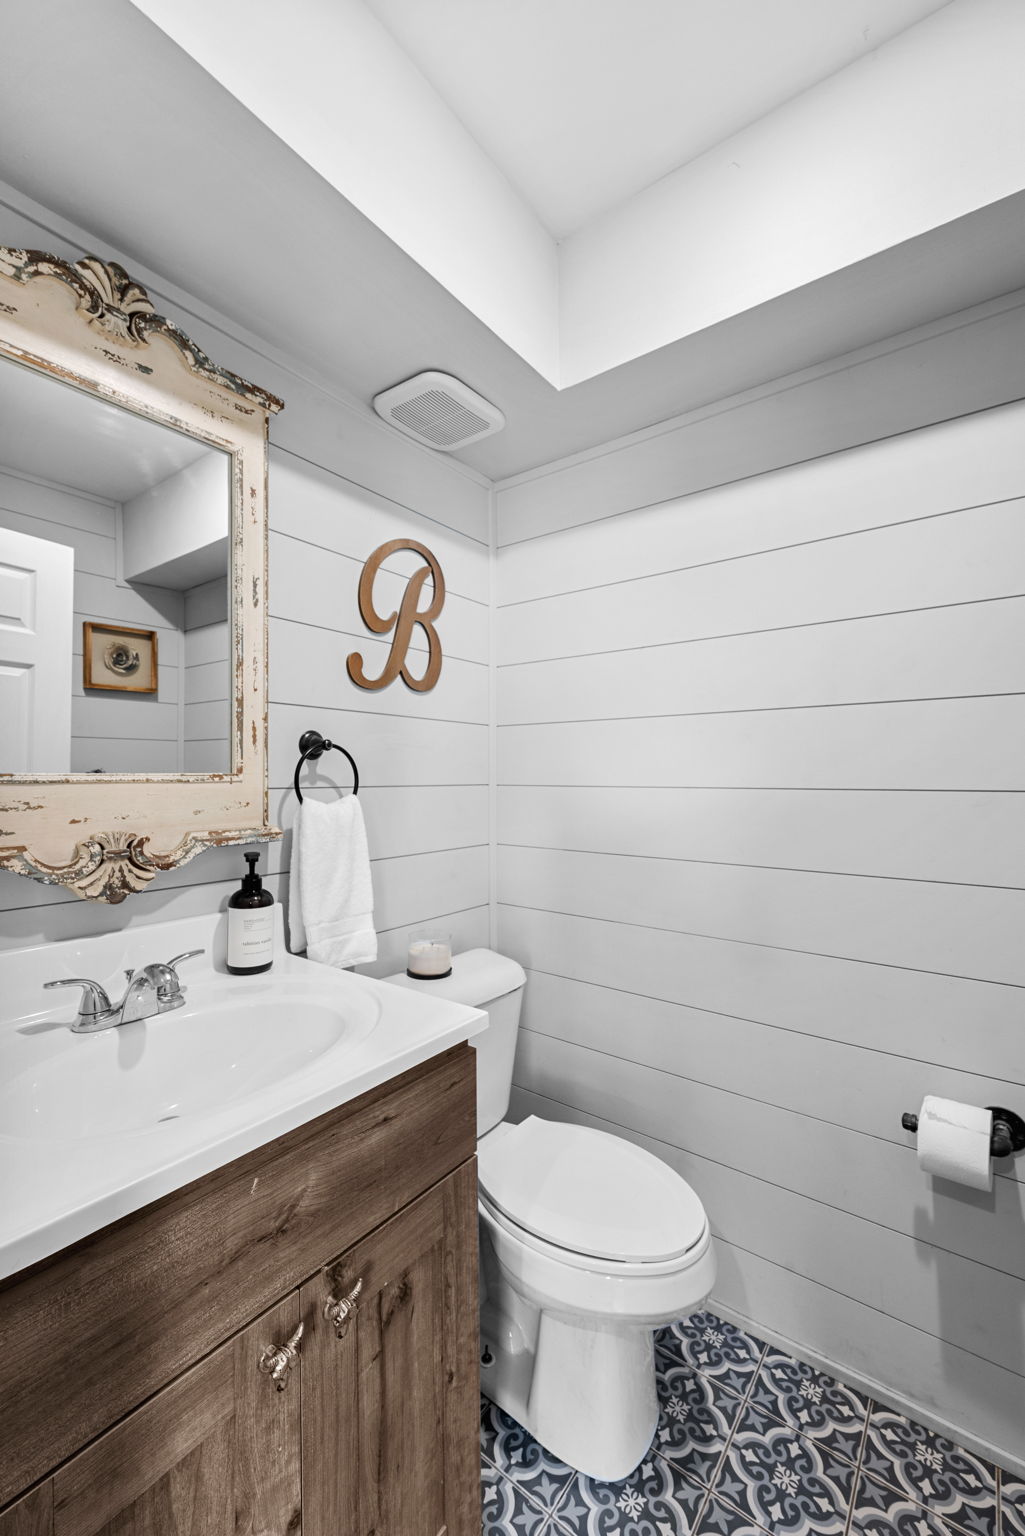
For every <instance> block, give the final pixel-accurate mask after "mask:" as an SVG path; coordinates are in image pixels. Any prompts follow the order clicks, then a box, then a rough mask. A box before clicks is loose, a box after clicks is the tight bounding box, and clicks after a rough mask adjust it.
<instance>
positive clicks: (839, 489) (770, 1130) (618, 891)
mask: <svg viewBox="0 0 1025 1536" xmlns="http://www.w3.org/2000/svg"><path fill="white" fill-rule="evenodd" d="M1017 315H1018V317H1019V321H1018V322H1016V323H1018V329H1019V332H1020V330H1021V326H1020V315H1021V311H1018V312H1017ZM980 341H981V337H980V336H977V337H976V338H975V339H974V341H973V340H968V341H965V340H964V338H962V339H957V338H956V337H955V338H952V339H951V340H950V341H949V343H948V363H949V364H950V366H951V367H953V366H954V365H955V363H957V364H959V365H961V366H965V365H966V363H972V362H973V360H974V365H975V366H977V367H978V368H979V369H980V374H981V370H982V369H984V366H985V346H984V345H980V344H979V343H980ZM973 349H974V350H973ZM1022 384H1023V385H1025V378H1023V379H1022ZM816 388H817V386H816V384H814V383H809V384H807V385H805V386H803V399H799V400H798V401H797V402H796V403H795V404H794V405H793V411H794V414H795V415H799V414H801V413H802V412H803V413H806V416H807V419H809V420H814V419H815V411H816ZM799 393H801V392H799ZM767 419H768V418H767V416H766V414H765V412H764V411H763V413H762V416H761V417H759V414H758V408H753V410H752V412H750V413H748V417H745V415H744V413H743V412H739V413H737V416H735V418H734V428H735V432H736V435H737V448H736V451H735V454H734V455H733V459H734V462H735V463H739V464H741V465H743V466H744V472H745V474H746V469H747V466H748V464H749V463H750V462H751V455H752V439H756V438H757V435H758V433H759V431H760V430H761V427H760V425H759V423H760V421H761V423H762V425H764V422H765V420H767ZM703 430H704V424H698V426H697V427H695V428H693V429H690V428H681V429H679V430H676V431H672V430H670V431H666V432H663V433H661V434H659V435H654V436H652V437H650V438H649V439H648V440H647V441H646V442H644V443H641V444H639V445H633V446H631V447H629V448H627V447H624V448H623V449H621V450H619V451H613V452H610V453H608V454H606V455H604V456H603V457H602V458H601V459H600V461H597V463H596V461H595V460H594V459H589V460H587V461H584V462H582V463H581V464H579V465H578V466H573V465H570V466H563V467H559V468H558V469H557V470H555V471H554V473H553V475H552V476H546V475H544V474H541V475H539V476H537V477H533V478H531V477H525V478H524V479H522V480H521V481H519V482H518V483H517V484H516V485H515V486H512V487H510V489H509V490H508V491H500V493H499V496H498V506H499V542H500V544H501V546H502V547H501V549H500V553H499V559H498V586H497V593H498V604H499V607H498V613H497V616H496V623H497V658H498V673H497V675H498V690H497V694H498V741H499V745H498V786H499V787H498V840H499V855H498V895H499V901H500V907H499V940H500V945H501V947H502V948H503V949H504V950H506V951H507V952H508V953H510V954H512V955H514V956H515V957H516V958H518V959H519V960H521V961H522V962H523V964H524V965H525V966H526V967H527V969H528V985H527V993H526V1003H525V1015H524V1026H525V1027H524V1030H523V1033H522V1037H521V1042H520V1045H521V1048H520V1051H519V1055H518V1060H517V1077H516V1080H517V1084H518V1087H517V1090H516V1093H515V1095H514V1115H515V1117H516V1118H519V1117H521V1116H522V1115H523V1114H525V1113H528V1112H534V1113H538V1114H541V1115H544V1116H548V1117H556V1118H565V1119H569V1120H574V1121H579V1122H581V1123H584V1124H590V1125H596V1126H600V1127H604V1128H608V1129H612V1130H615V1131H616V1132H617V1133H619V1134H624V1135H626V1136H628V1137H629V1138H631V1139H633V1140H636V1141H638V1142H640V1143H642V1144H643V1145H645V1146H647V1147H649V1148H650V1149H651V1150H653V1151H655V1152H656V1153H657V1154H658V1155H659V1156H661V1157H663V1158H665V1159H666V1160H667V1161H668V1162H670V1163H671V1164H672V1165H673V1166H674V1167H675V1168H677V1169H678V1170H679V1171H680V1172H681V1173H682V1174H683V1175H684V1176H685V1177H686V1178H687V1179H688V1180H689V1181H690V1182H691V1183H692V1184H693V1185H694V1187H695V1188H696V1189H697V1190H698V1191H699V1193H700V1194H701V1196H702V1199H703V1200H704V1203H705V1205H706V1207H707V1210H708V1213H709V1217H710V1219H711V1223H712V1226H713V1229H714V1231H715V1233H716V1236H717V1238H718V1249H719V1259H720V1275H719V1280H718V1283H717V1286H716V1291H715V1295H714V1302H715V1304H716V1305H717V1306H718V1307H719V1308H720V1309H721V1310H722V1311H723V1312H725V1313H726V1314H727V1315H733V1316H736V1317H740V1318H746V1319H750V1321H751V1323H752V1325H753V1327H754V1329H755V1331H756V1332H760V1333H762V1334H769V1335H775V1336H778V1337H780V1338H782V1339H785V1340H788V1341H790V1342H792V1343H793V1345H794V1346H795V1348H796V1350H797V1352H798V1353H802V1352H803V1353H804V1354H806V1355H807V1356H808V1357H809V1358H811V1359H813V1360H819V1361H823V1362H825V1363H827V1364H831V1365H832V1366H833V1367H834V1368H835V1370H836V1371H837V1372H838V1373H840V1374H845V1375H847V1376H849V1377H854V1378H856V1379H861V1380H862V1381H867V1382H869V1383H871V1384H873V1386H874V1388H875V1390H877V1391H878V1393H879V1394H880V1395H881V1396H883V1397H884V1398H886V1397H891V1398H893V1399H894V1400H897V1401H900V1402H903V1403H904V1404H905V1405H908V1406H910V1408H911V1409H912V1411H914V1412H917V1413H919V1414H920V1415H921V1416H923V1417H926V1418H929V1419H931V1420H932V1421H933V1422H936V1423H945V1424H948V1425H950V1426H951V1427H952V1428H953V1430H954V1432H955V1434H956V1435H957V1436H959V1437H961V1438H965V1437H968V1438H970V1439H973V1440H974V1442H975V1443H976V1444H979V1445H985V1446H988V1447H990V1448H991V1450H992V1451H993V1453H994V1454H995V1455H996V1457H997V1459H998V1460H1001V1461H1003V1462H1004V1463H1005V1464H1015V1465H1020V1464H1021V1457H1022V1444H1021V1425H1022V1423H1023V1421H1025V1284H1023V1281H1025V1225H1023V1212H1025V1190H1023V1184H1022V1182H1021V1180H1022V1179H1023V1178H1025V1166H1023V1163H1022V1160H1021V1159H1019V1160H1018V1163H1017V1165H1016V1166H1015V1165H1012V1166H1010V1167H1009V1168H1008V1167H1006V1165H1005V1171H1003V1172H1001V1174H1000V1176H999V1177H998V1178H997V1180H996V1187H995V1191H994V1193H993V1194H992V1195H987V1194H982V1193H977V1192H973V1191H971V1190H969V1189H966V1188H961V1187H953V1186H944V1185H942V1184H940V1183H936V1184H933V1183H932V1182H931V1181H930V1180H929V1179H928V1178H927V1177H925V1176H924V1175H922V1174H921V1173H920V1172H919V1170H918V1166H917V1161H916V1157H915V1152H914V1147H913V1141H912V1138H911V1137H909V1136H908V1135H907V1134H906V1133H905V1132H904V1131H902V1129H901V1125H900V1116H901V1112H902V1110H905V1109H917V1108H918V1106H919V1104H920V1102H921V1099H922V1096H923V1094H925V1093H937V1094H941V1095H944V1096H948V1097H953V1098H957V1099H964V1100H968V1101H970V1102H973V1103H980V1104H987V1103H990V1104H992V1103H1010V1104H1011V1105H1012V1106H1016V1107H1017V1108H1018V1109H1019V1110H1021V1109H1023V1108H1025V1087H1023V1084H1025V1029H1023V1023H1022V996H1023V994H1022V990H1021V989H1022V987H1023V986H1025V948H1023V945H1022V933H1023V932H1025V892H1023V889H1022V887H1023V886H1025V879H1023V876H1022V871H1023V869H1025V798H1023V795H1022V790H1023V789H1025V753H1023V748H1025V697H1023V694H1022V672H1021V658H1022V654H1023V643H1025V596H1023V595H1022V594H1025V499H1023V497H1025V457H1023V454H1022V444H1023V442H1025V405H1022V404H1015V405H1004V406H1001V407H998V408H996V409H993V410H990V411H986V412H981V413H979V414H976V415H971V416H966V417H963V418H962V419H960V420H953V421H950V422H946V423H942V424H938V425H934V426H930V427H926V428H924V429H922V430H920V431H912V432H909V433H906V434H903V435H900V436H896V437H891V438H888V439H885V440H882V441H879V442H876V443H870V444H866V445H863V446H859V447H855V448H851V449H849V450H847V451H843V452H839V453H835V454H832V455H828V456H825V457H819V458H814V459H810V460H809V461H807V462H801V463H796V464H794V465H792V466H790V467H785V468H778V469H775V470H774V471H773V472H771V473H768V474H762V475H748V476H747V477H746V478H735V479H731V476H730V475H729V464H730V457H731V455H730V450H729V447H728V445H727V446H726V447H725V448H724V449H723V451H722V452H721V453H720V456H719V475H720V478H721V479H722V480H723V481H724V482H728V483H723V484H720V485H718V486H716V487H714V488H711V489H706V490H698V491H695V492H693V493H692V494H680V495H677V496H673V495H671V494H669V492H670V488H671V486H672V485H673V482H674V476H675V478H676V482H677V483H678V484H679V485H680V486H681V487H682V488H683V491H684V492H686V491H689V489H690V486H691V485H692V484H693V479H694V474H695V463H696V462H697V461H698V460H700V453H699V452H698V449H699V447H700V442H701V438H700V433H701V432H702V431H703ZM777 451H778V450H777ZM619 452H622V453H624V454H629V455H630V459H631V466H630V470H629V472H626V471H622V470H621V469H620V467H619V466H618V465H617V463H616V460H617V458H618V457H619ZM705 469H707V464H706V465H703V466H702V470H703V471H704V470H705ZM553 480H554V481H555V482H556V484H555V486H553V483H552V482H553ZM646 485H647V486H651V487H657V490H656V491H655V494H653V495H652V496H651V499H650V503H649V504H647V505H645V504H643V496H644V488H645V486H646ZM532 491H533V493H534V497H533V499H532ZM617 496H618V506H617ZM535 502H536V505H535ZM620 509H629V511H628V512H627V511H625V510H620Z"/></svg>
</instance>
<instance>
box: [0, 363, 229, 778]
mask: <svg viewBox="0 0 1025 1536" xmlns="http://www.w3.org/2000/svg"><path fill="white" fill-rule="evenodd" d="M230 526H231V456H230V454H228V453H226V452H224V451H223V450H221V449H219V448H211V447H210V446H209V444H207V443H204V442H202V441H200V440H198V439H196V438H193V437H190V436H188V435H187V434H186V433H184V432H176V431H174V430H173V429H171V428H169V427H165V426H161V425H158V424H157V423H156V422H153V421H149V420H147V419H146V418H145V417H142V416H137V415H135V414H134V412H132V411H129V410H125V409H122V408H121V407H119V406H116V405H113V404H111V403H109V402H107V401H104V400H100V399H98V398H96V397H95V396H93V395H90V394H87V393H85V392H84V391H82V390H80V389H76V388H74V387H72V386H71V385H68V384H64V383H62V382H60V381H59V380H57V379H54V378H52V377H50V376H49V375H47V374H44V373H37V372H36V371H35V370H33V369H31V368H25V367H21V366H20V365H19V364H17V363H13V362H11V361H10V360H8V359H7V358H0V721H2V728H0V772H4V773H172V774H173V773H220V772H227V771H229V770H230V768H231V761H230V756H231V751H230V720H231V713H232V711H231V697H232V686H231V667H230V656H231V625H230V617H231V610H230V602H229V594H230V580H229V558H230V555H229V550H230V544H229V530H230Z"/></svg>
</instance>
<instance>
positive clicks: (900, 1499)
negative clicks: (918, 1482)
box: [851, 1474, 955, 1536]
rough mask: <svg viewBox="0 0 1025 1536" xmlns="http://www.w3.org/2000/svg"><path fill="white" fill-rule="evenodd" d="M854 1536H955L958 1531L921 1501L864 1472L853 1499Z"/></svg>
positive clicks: (852, 1523)
mask: <svg viewBox="0 0 1025 1536" xmlns="http://www.w3.org/2000/svg"><path fill="white" fill-rule="evenodd" d="M851 1536H955V1533H954V1527H953V1526H949V1525H945V1524H944V1522H943V1521H942V1520H941V1519H940V1518H939V1517H938V1516H937V1515H933V1514H930V1513H929V1512H928V1511H927V1510H925V1509H923V1508H922V1506H921V1504H916V1503H915V1502H914V1500H913V1499H909V1498H906V1497H905V1496H904V1495H903V1494H901V1493H896V1492H895V1491H894V1490H893V1489H892V1488H887V1487H886V1485H885V1483H877V1482H876V1480H875V1478H872V1477H865V1476H864V1474H862V1476H861V1477H860V1478H859V1480H858V1490H857V1493H856V1494H855V1496H854V1499H853V1500H852V1508H851Z"/></svg>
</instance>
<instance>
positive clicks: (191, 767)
mask: <svg viewBox="0 0 1025 1536" xmlns="http://www.w3.org/2000/svg"><path fill="white" fill-rule="evenodd" d="M182 772H183V773H230V772H231V761H230V754H229V749H228V741H227V738H226V737H224V736H219V737H213V738H211V739H209V740H204V739H203V738H202V737H200V738H198V739H197V740H195V741H184V742H183V743H182Z"/></svg>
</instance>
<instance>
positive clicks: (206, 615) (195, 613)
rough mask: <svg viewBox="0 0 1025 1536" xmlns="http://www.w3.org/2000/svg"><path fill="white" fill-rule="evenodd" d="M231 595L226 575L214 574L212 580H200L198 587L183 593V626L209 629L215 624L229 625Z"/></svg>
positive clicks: (190, 588)
mask: <svg viewBox="0 0 1025 1536" xmlns="http://www.w3.org/2000/svg"><path fill="white" fill-rule="evenodd" d="M230 596H231V594H230V591H229V588H228V581H227V577H226V576H214V577H213V578H212V579H211V580H210V581H203V582H200V584H199V586H197V587H189V588H187V589H186V591H185V592H184V593H182V597H183V600H184V610H183V619H182V623H183V627H184V628H185V629H186V630H190V629H209V628H210V626H211V625H213V624H224V625H227V624H228V623H229V612H230Z"/></svg>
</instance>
